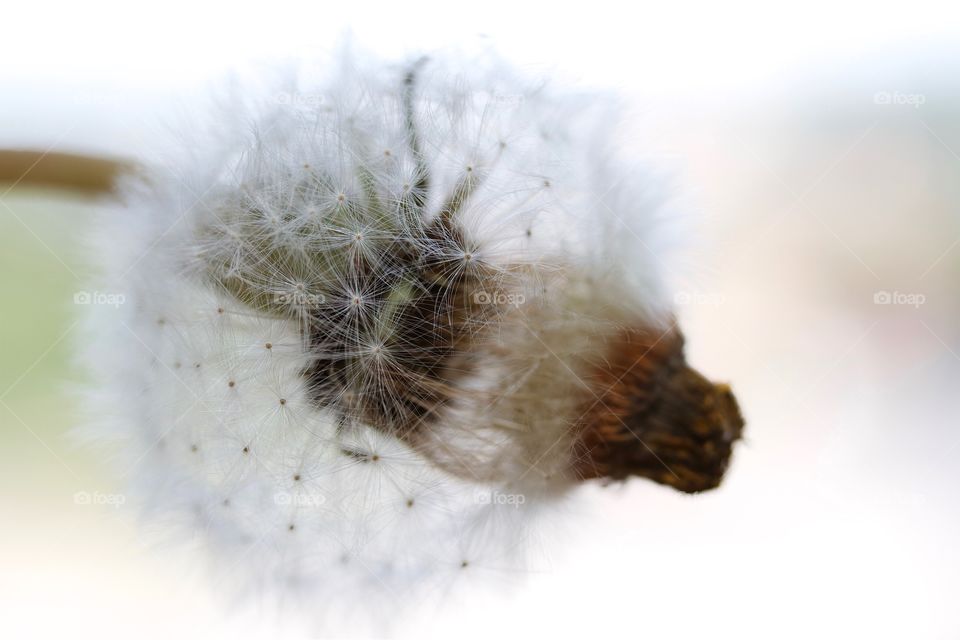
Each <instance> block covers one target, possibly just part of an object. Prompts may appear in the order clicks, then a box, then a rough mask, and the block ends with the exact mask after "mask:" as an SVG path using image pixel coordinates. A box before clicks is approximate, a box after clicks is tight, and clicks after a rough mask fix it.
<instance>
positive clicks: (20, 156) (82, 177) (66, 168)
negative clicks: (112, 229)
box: [0, 149, 134, 195]
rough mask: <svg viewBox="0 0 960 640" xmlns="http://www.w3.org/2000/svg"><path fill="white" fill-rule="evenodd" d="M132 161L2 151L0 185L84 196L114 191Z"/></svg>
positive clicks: (131, 167) (65, 154)
mask: <svg viewBox="0 0 960 640" xmlns="http://www.w3.org/2000/svg"><path fill="white" fill-rule="evenodd" d="M133 169H134V165H133V164H132V163H131V162H128V161H125V160H118V159H112V158H103V157H96V156H85V155H78V154H71V153H59V152H50V151H46V152H45V151H34V150H14V149H0V184H5V185H9V186H10V187H11V188H12V187H14V186H32V187H45V188H54V189H64V190H68V191H74V192H78V193H80V194H84V195H102V194H108V193H111V192H112V191H113V190H114V186H115V184H116V180H117V178H118V177H119V176H120V175H121V174H123V173H129V172H131V171H132V170H133Z"/></svg>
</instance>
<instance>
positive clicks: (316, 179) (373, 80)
mask: <svg viewBox="0 0 960 640" xmlns="http://www.w3.org/2000/svg"><path fill="white" fill-rule="evenodd" d="M278 95H279V96H280V97H279V98H278V97H277V96H278ZM261 97H262V96H261ZM614 121H615V118H614V117H613V115H612V111H611V109H610V108H609V107H608V106H607V105H606V104H605V103H604V101H601V100H597V99H596V97H594V96H581V95H575V94H570V93H564V92H562V91H557V90H554V89H553V88H551V87H550V86H549V85H548V84H546V83H544V82H541V81H539V80H537V81H529V80H526V79H524V78H521V77H519V76H517V75H515V74H512V73H510V72H507V71H505V70H504V69H503V68H502V67H501V66H499V65H495V64H491V63H488V62H486V61H484V60H474V61H470V63H469V64H468V63H467V62H466V61H464V60H462V59H459V58H456V59H450V60H445V59H443V58H440V59H436V58H434V59H424V60H419V61H416V62H413V63H408V64H403V65H392V64H385V63H379V62H377V63H373V62H371V63H363V64H361V63H360V62H358V61H357V60H356V59H355V58H347V59H345V60H344V61H343V62H342V64H339V65H336V66H335V67H334V68H333V69H332V70H331V69H329V68H328V69H327V70H326V72H325V74H321V76H320V77H311V78H310V79H304V78H301V79H299V80H298V81H297V83H294V84H293V85H291V86H290V87H288V88H287V90H285V91H283V92H279V93H272V94H271V95H269V96H267V97H265V98H264V99H262V100H260V101H259V102H257V101H256V100H251V99H248V98H245V100H244V104H243V105H241V101H240V100H239V99H238V100H236V101H235V102H233V103H231V105H230V108H229V109H226V110H224V111H223V112H222V114H218V117H216V118H213V119H212V120H211V124H210V127H209V129H208V130H207V131H205V132H202V135H197V136H196V137H193V138H190V139H185V140H184V141H183V142H184V144H185V148H184V149H182V150H180V151H179V152H178V153H176V154H173V157H172V158H169V159H168V161H167V162H164V163H156V166H151V167H148V168H147V170H146V171H145V172H144V173H145V177H142V178H137V179H129V180H127V181H126V183H125V184H124V186H123V188H122V190H121V196H122V200H123V208H122V210H120V211H111V212H107V213H108V215H105V216H104V218H103V220H102V223H101V225H100V227H99V229H98V231H97V235H98V245H97V246H98V250H97V254H98V258H99V260H100V262H101V264H102V267H103V282H104V283H107V285H108V286H109V287H111V288H112V289H113V290H117V291H122V292H123V294H124V295H125V297H126V300H127V303H126V304H125V305H123V306H122V308H120V309H119V310H115V309H109V310H107V309H101V308H97V307H92V308H91V309H92V311H93V312H94V313H95V314H96V316H95V317H94V318H92V322H91V327H92V330H91V340H90V347H89V351H88V357H87V359H86V360H87V361H88V362H90V363H92V364H91V366H92V368H93V369H94V372H95V374H96V380H97V384H96V386H95V390H94V391H93V392H92V394H91V395H92V396H93V399H94V403H93V404H94V406H95V409H96V412H95V415H96V416H97V419H96V420H95V424H94V427H93V431H94V432H95V433H96V434H97V435H99V436H100V437H102V438H103V439H105V440H109V441H111V442H113V443H114V444H115V445H117V450H118V451H119V452H120V454H121V455H122V456H123V459H124V462H125V468H126V469H127V470H128V471H129V473H128V474H127V476H128V477H129V478H130V480H131V482H132V483H133V485H134V486H133V487H131V489H130V493H131V494H132V495H135V496H138V497H139V499H140V502H141V503H142V504H143V505H144V509H145V510H146V512H148V513H149V514H150V515H151V517H152V518H153V520H154V521H155V522H162V523H165V525H166V526H169V527H171V528H173V529H176V530H179V531H186V532H189V533H191V534H193V535H194V536H195V537H197V538H198V539H199V540H201V541H202V542H203V543H204V545H205V546H206V547H207V548H208V549H209V551H210V554H211V556H213V557H214V558H215V559H216V560H217V561H218V562H219V563H220V564H221V566H222V567H225V568H228V569H229V571H230V572H231V575H233V576H235V577H236V583H238V584H247V585H252V586H256V587H257V588H258V589H259V588H266V589H278V590H295V591H297V593H298V594H300V595H301V596H303V597H304V598H305V599H306V600H307V601H310V600H311V598H314V597H315V596H317V595H321V594H322V595H323V600H322V601H323V602H324V603H330V602H334V601H336V598H337V597H338V596H342V597H344V598H347V597H348V596H349V597H353V598H354V599H355V600H363V601H367V600H368V599H369V598H371V597H372V595H371V594H373V593H380V592H383V593H386V594H388V595H389V596H390V597H391V598H397V597H401V598H402V597H406V596H408V595H410V594H415V593H417V592H418V591H419V590H422V589H423V588H425V587H431V586H436V585H437V584H449V583H450V582H452V581H453V580H458V579H460V577H462V576H464V575H469V574H471V573H473V572H476V571H478V570H484V569H488V570H489V569H492V570H494V571H493V572H491V573H495V572H496V571H498V570H503V571H505V572H512V571H515V570H517V569H519V568H522V567H523V566H524V557H525V553H526V544H527V542H528V541H529V540H530V539H531V536H535V534H536V529H537V521H538V518H539V516H540V515H541V514H549V513H551V512H552V510H554V509H556V508H557V507H558V505H559V504H560V503H562V501H564V500H566V499H567V498H568V497H569V495H570V494H571V493H572V492H573V491H574V490H575V488H576V487H577V486H578V485H579V484H581V483H583V482H585V481H588V480H591V479H598V480H601V481H603V480H606V481H610V480H622V479H625V478H627V477H630V476H643V477H646V478H649V479H652V480H654V481H657V482H661V483H664V484H667V485H670V486H673V487H675V488H677V489H680V490H683V491H690V492H693V491H700V490H704V489H709V488H712V487H714V486H716V485H717V484H718V483H719V481H720V479H721V477H722V475H723V472H724V470H725V468H726V465H727V463H728V460H729V457H730V452H731V447H732V444H733V442H734V441H735V440H736V439H737V438H738V437H739V435H740V430H741V427H742V421H741V419H740V416H739V412H738V410H737V407H736V403H735V401H734V400H733V396H732V395H731V394H730V391H729V389H727V388H726V387H724V386H715V385H713V384H711V383H709V382H707V381H706V380H705V379H704V378H702V377H701V376H699V374H697V373H696V372H695V371H693V370H692V369H690V368H689V367H687V366H686V364H685V361H684V359H683V351H682V344H683V341H682V337H681V334H680V332H679V330H678V329H677V327H676V326H675V321H674V319H673V316H672V314H671V310H670V304H669V302H670V300H671V296H670V294H669V292H668V291H667V290H666V288H665V285H664V275H663V272H662V266H661V264H660V263H659V260H658V259H657V257H656V253H655V252H654V250H655V249H656V248H658V247H660V246H661V244H662V240H661V235H660V234H661V233H662V230H663V229H664V222H665V221H666V220H667V219H668V218H669V216H670V205H669V192H668V189H666V188H665V185H664V182H663V180H662V179H661V178H660V177H659V176H658V175H657V173H656V172H655V171H654V170H652V169H649V168H644V167H640V168H638V166H637V165H636V164H635V163H630V162H628V161H624V160H623V159H622V158H621V157H620V152H619V150H618V148H617V145H616V137H615V136H616V133H615V129H614V127H613V126H612V123H613V122H614ZM356 594H363V595H362V596H357V595H356Z"/></svg>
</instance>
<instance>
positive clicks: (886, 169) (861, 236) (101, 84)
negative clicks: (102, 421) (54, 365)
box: [0, 0, 960, 638]
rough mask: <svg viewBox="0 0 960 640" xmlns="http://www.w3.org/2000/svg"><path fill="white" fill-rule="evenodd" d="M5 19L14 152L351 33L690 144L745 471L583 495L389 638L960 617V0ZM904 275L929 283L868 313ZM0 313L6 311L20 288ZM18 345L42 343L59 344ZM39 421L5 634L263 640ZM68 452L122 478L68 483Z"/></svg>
mask: <svg viewBox="0 0 960 640" xmlns="http://www.w3.org/2000/svg"><path fill="white" fill-rule="evenodd" d="M0 15H2V16H3V24H4V28H3V34H2V37H0V148H8V147H32V148H38V149H46V148H55V149H62V150H81V151H95V152H101V153H110V154H116V155H145V154H149V153H150V149H151V145H152V144H154V143H155V142H156V141H157V140H158V136H162V135H163V134H162V128H161V127H160V126H158V124H157V118H163V117H166V116H169V115H170V114H171V113H172V112H173V111H175V110H178V109H182V108H183V106H184V105H189V104H190V101H191V100H192V99H197V98H198V97H199V96H202V95H203V93H204V91H205V89H204V87H206V86H207V84H208V83H209V82H210V81H211V80H214V79H216V78H219V77H221V75H222V74H223V73H224V71H225V70H226V69H229V68H243V67H244V66H245V65H246V64H248V63H250V62H260V61H263V60H268V59H278V58H279V59H284V58H299V57H303V56H310V55H313V54H315V53H317V52H321V51H324V50H328V49H329V48H330V47H331V46H333V45H335V44H336V43H337V42H339V41H340V40H341V39H342V38H343V37H344V35H345V34H346V33H349V34H350V35H351V36H352V38H353V39H354V41H355V42H357V43H358V44H359V45H361V46H362V47H364V48H366V49H369V50H372V51H376V52H382V53H384V54H387V55H390V56H404V55H408V54H410V53H412V52H418V51H422V50H430V49H431V48H434V47H443V46H450V45H456V44H463V43H470V44H469V46H477V45H476V43H477V42H481V43H489V44H490V45H491V46H494V47H495V48H496V49H497V50H499V51H500V52H501V53H502V54H503V55H504V56H505V57H506V58H508V59H510V60H513V61H514V62H515V63H516V64H518V65H520V66H523V67H527V68H529V69H530V70H532V71H549V72H551V73H553V74H554V75H557V76H558V77H560V78H562V79H564V81H566V82H568V83H570V84H571V85H574V86H578V87H582V86H597V87H607V88H615V89H617V90H619V91H620V92H621V93H623V94H625V95H626V96H628V97H629V98H630V100H631V101H632V106H633V107H634V108H635V110H636V112H637V113H638V114H640V116H642V117H640V118H638V120H637V121H636V130H637V132H642V136H638V139H643V140H646V141H649V145H650V147H644V148H642V149H638V153H639V152H642V153H648V152H650V151H656V152H658V153H662V154H663V155H664V157H665V160H666V161H669V162H671V163H674V164H679V165H680V166H682V167H683V168H684V170H685V173H684V176H685V178H684V179H685V182H686V184H687V185H688V187H689V189H690V190H691V194H692V195H693V196H694V201H695V202H696V205H695V208H696V209H697V210H698V211H699V212H701V213H702V214H703V217H704V220H705V224H704V225H702V229H701V234H702V235H701V237H700V238H701V239H700V241H698V242H695V241H694V240H693V239H691V243H692V244H693V246H694V247H696V248H695V250H694V251H693V252H692V255H691V256H690V257H689V259H688V261H689V264H686V265H684V268H682V269H680V270H679V271H678V274H677V276H676V282H675V283H674V284H675V286H677V287H678V289H679V290H681V291H683V292H687V293H689V294H691V296H690V297H691V299H692V300H693V301H694V303H693V304H687V305H683V306H681V308H680V316H681V320H682V322H683V324H684V326H685V327H686V330H687V334H688V336H689V339H690V356H691V359H692V360H693V361H694V363H695V364H697V365H700V366H701V367H702V368H703V369H704V370H705V371H706V372H708V373H709V374H710V375H711V376H714V377H722V378H728V379H730V380H732V381H733V385H734V389H735V390H736V391H737V393H738V396H739V397H740V400H741V404H742V405H743V408H744V413H745V414H746V417H747V420H748V426H747V441H746V442H745V443H744V444H743V445H742V446H741V448H740V449H739V450H738V452H737V455H736V458H735V462H734V467H733V469H732V471H731V473H730V476H729V479H728V481H727V482H726V483H725V485H724V486H723V487H722V488H721V489H720V490H719V491H717V492H713V493H710V494H705V495H703V496H698V497H693V498H691V497H687V496H681V495H678V494H676V493H673V492H671V491H669V490H666V489H663V488H661V487H657V486H654V485H652V484H647V483H642V482H636V483H631V484H629V485H627V486H625V487H618V488H608V489H591V490H589V491H588V492H589V493H591V494H593V495H591V496H590V499H591V500H593V501H594V502H595V503H596V506H597V508H596V509H595V512H594V513H593V514H592V515H591V516H590V518H589V519H586V518H585V519H579V520H578V519H577V518H576V517H574V518H572V520H571V521H570V522H569V523H568V524H567V527H566V528H567V530H568V531H569V532H570V533H569V542H568V544H567V545H565V546H564V547H563V548H562V549H561V550H559V551H560V552H559V553H557V555H556V561H555V562H554V569H553V571H552V572H550V573H549V574H542V575H541V574H538V575H533V576H529V577H528V579H527V583H526V584H524V585H523V586H521V587H520V588H518V589H517V591H516V592H515V593H513V594H511V596H510V597H509V598H501V597H498V596H497V595H496V594H491V595H489V596H486V597H484V596H479V595H478V596H477V597H476V598H475V599H471V600H470V601H467V602H450V603H448V604H447V605H446V606H444V607H442V608H440V609H431V610H429V611H424V612H420V615H419V616H418V617H419V618H421V619H422V622H420V623H419V624H418V625H407V626H404V627H402V628H401V629H399V635H401V636H408V635H409V636H410V637H422V636H438V637H463V636H470V637H474V636H476V637H548V636H551V635H552V636H556V637H579V638H593V637H598V638H603V637H637V638H641V637H649V638H666V637H670V638H695V637H696V638H701V637H710V638H723V637H731V638H768V637H796V638H808V637H830V638H834V637H836V638H849V637H890V638H905V637H910V638H956V637H958V636H960V614H958V612H957V602H958V601H960V549H958V540H960V508H958V506H960V505H958V498H957V495H956V492H957V489H958V488H960V470H958V466H960V464H958V462H960V430H958V428H957V427H958V419H957V416H958V415H960V412H958V409H960V394H958V393H957V392H958V391H960V355H958V354H960V322H958V320H960V296H958V293H960V286H958V285H960V246H957V245H958V241H960V187H958V186H957V184H958V180H957V178H958V176H960V156H958V155H957V154H958V153H960V122H958V120H957V114H958V113H960V86H958V78H960V74H958V73H957V72H958V71H960V56H958V51H960V46H958V36H960V13H958V12H957V10H956V8H955V6H954V5H953V4H951V3H942V4H938V3H933V2H902V3H877V2H853V3H839V2H807V1H805V2H794V3H787V4H779V5H778V4H775V3H759V2H757V3H745V2H716V3H706V2H705V3H691V2H673V1H670V2H661V3H656V4H651V3H644V4H628V3H604V2H597V1H591V2H586V3H576V4H568V5H561V4H560V3H557V2H551V3H538V4H534V3H523V2H519V1H517V0H513V1H509V2H490V1H485V2H481V3H470V2H463V1H460V2H450V1H448V2H436V3H410V2H383V3H371V2H350V3H331V2H310V3H290V2H269V3H267V2H261V3H240V2H223V3H212V2H211V3H202V2H199V1H194V2H167V3H151V4H136V3H131V2H112V3H111V2H82V3H66V2H64V3H49V2H47V3H44V2H39V3H28V2H21V3H16V4H13V5H8V6H6V7H5V8H4V10H3V13H2V14H0ZM884 92H885V93H887V94H891V95H904V96H914V97H917V96H920V97H922V100H923V103H922V104H920V105H915V104H883V103H882V101H880V102H879V103H878V101H877V99H876V96H877V94H878V93H884ZM914 102H916V100H914ZM7 200H8V202H9V203H10V205H11V206H12V207H20V208H17V211H21V212H22V211H23V206H25V205H22V204H20V203H19V201H14V200H12V199H10V197H9V196H8V197H7ZM56 206H57V207H61V208H62V211H63V213H62V215H63V216H64V217H62V218H59V219H58V222H51V221H50V220H49V219H45V218H43V216H42V215H41V214H40V213H37V214H36V216H35V217H29V216H25V221H26V225H27V226H30V227H31V228H30V233H29V234H28V235H25V236H24V237H25V238H26V242H27V243H28V245H29V246H28V248H31V250H35V251H36V252H37V254H38V255H39V254H43V255H45V254H44V251H46V250H52V251H54V252H57V251H59V250H60V248H61V247H65V246H67V245H68V244H69V238H68V237H65V234H66V232H64V231H63V229H62V227H63V226H64V225H69V223H68V222H64V221H65V220H73V221H74V223H76V222H75V221H76V220H82V219H84V216H85V215H86V212H85V210H84V209H82V208H77V207H76V206H73V205H70V206H68V205H66V204H63V203H59V204H57V205H56ZM4 215H6V210H0V217H2V216H4ZM7 222H9V226H4V227H3V228H4V229H14V230H19V231H20V232H24V230H23V229H22V228H21V227H22V226H24V225H23V224H20V223H18V222H16V221H14V222H10V221H5V225H6V223H7ZM66 235H67V236H68V235H69V234H66ZM30 243H35V244H30ZM47 258H49V256H47ZM51 260H52V259H51ZM54 268H59V267H56V266H55V267H54ZM680 272H682V273H680ZM886 290H889V291H894V290H896V291H901V292H908V293H922V294H923V295H924V296H925V297H926V302H925V304H924V305H922V306H921V307H920V308H913V307H905V306H877V305H874V304H873V295H874V293H876V292H877V291H886ZM0 305H2V309H3V314H4V318H5V319H10V318H14V317H15V315H16V314H17V312H18V310H19V309H21V308H22V307H21V306H19V305H18V304H17V303H16V299H15V298H10V297H8V296H7V295H4V299H3V300H2V301H0ZM64 328H65V327H64ZM53 335H54V336H56V335H59V332H54V334H53ZM26 339H27V344H28V345H29V349H31V350H32V351H31V353H32V354H33V355H32V356H31V357H29V358H27V363H28V364H29V362H32V361H34V360H35V359H37V358H39V359H42V358H43V357H44V354H45V353H46V352H47V350H48V349H49V348H50V347H51V344H50V342H51V340H45V339H42V338H36V342H35V344H33V343H30V342H29V341H30V336H29V335H28V336H26ZM24 369H25V367H24ZM13 374H14V375H12V377H13V378H17V376H19V375H21V374H23V375H24V376H25V378H24V380H25V381H26V382H22V383H18V389H16V390H13V392H12V393H11V396H10V397H9V398H8V401H9V402H13V400H11V398H13V399H15V398H16V394H17V392H18V391H21V392H22V391H23V389H24V388H25V385H27V384H29V382H30V376H31V375H35V374H34V373H33V372H32V371H26V372H24V371H14V372H13ZM50 384H51V385H53V382H51V383H50ZM58 394H59V392H58V391H57V390H56V389H55V388H51V389H50V390H49V391H47V392H46V395H45V396H44V397H42V398H40V399H38V400H37V401H38V402H41V403H52V404H57V403H58V402H61V400H60V395H58ZM24 415H27V420H26V421H25V422H26V423H27V424H22V423H21V422H20V421H19V419H18V420H14V419H13V418H12V417H11V416H8V415H5V414H4V415H3V427H2V428H3V431H4V432H7V433H8V434H19V433H20V432H22V431H24V430H29V431H35V432H36V433H35V435H37V436H38V437H37V438H36V439H35V440H31V439H30V436H29V435H26V436H24V437H23V439H22V440H16V442H19V443H21V444H22V447H21V448H16V447H12V448H9V449H8V450H7V454H6V456H5V458H4V463H5V464H6V471H5V472H3V473H2V474H0V478H2V481H3V491H2V494H0V497H2V503H0V518H2V525H0V535H2V536H3V537H2V538H0V540H2V543H0V630H2V631H0V633H2V635H3V636H4V637H10V638H15V637H63V636H70V637H78V636H79V637H97V638H114V637H158V638H159V637H162V638H171V637H198V638H199V637H203V638H208V637H230V638H237V637H244V636H246V635H251V634H252V635H256V636H258V637H259V636H262V637H270V638H273V637H277V634H276V633H275V632H274V628H275V625H276V624H277V621H276V620H274V619H273V618H271V617H269V616H266V617H262V616H260V615H258V613H257V611H256V610H255V609H253V608H251V607H247V608H245V609H242V610H236V611H226V612H224V610H223V609H222V608H221V607H220V606H219V605H218V604H216V597H215V595H213V594H211V593H210V590H209V589H207V588H205V587H204V583H203V582H202V580H201V579H200V578H198V577H197V576H196V575H195V574H196V572H193V571H191V570H190V564H191V561H190V559H189V558H181V557H179V556H178V554H177V553H176V552H166V551H160V550H157V549H153V548H149V547H148V548H144V547H143V545H141V544H140V543H139V542H138V534H137V529H136V524H135V523H134V522H133V521H132V518H131V517H130V516H129V514H124V513H123V511H122V509H121V510H118V511H119V513H115V512H114V511H112V510H110V509H96V508H93V507H82V506H77V505H75V504H74V503H73V502H72V500H71V499H70V498H71V496H72V493H73V492H74V491H77V490H80V489H83V490H93V489H94V488H101V489H103V490H109V488H110V486H109V484H108V483H109V479H107V478H99V477H98V476H95V475H93V476H91V475H88V474H86V473H85V472H84V471H83V470H84V469H87V468H96V467H97V466H98V464H97V461H96V460H93V459H92V458H90V457H89V454H86V453H84V452H79V453H78V452H76V451H74V450H72V449H70V448H69V445H68V444H67V443H66V440H65V438H64V433H65V432H66V430H67V427H68V426H69V425H68V424H67V423H68V422H69V420H68V418H66V417H63V418H62V419H61V420H60V421H59V422H57V423H56V427H53V428H40V427H39V426H35V425H31V424H30V419H29V415H28V414H24ZM32 426H35V428H34V429H31V427H32ZM24 432H25V431H24ZM10 437H11V438H13V437H16V436H14V435H11V436H10ZM37 440H39V441H40V442H37ZM23 443H27V444H23ZM41 445H42V446H41ZM63 459H66V460H68V461H69V462H70V464H71V465H74V467H76V468H78V469H81V475H82V476H83V477H84V478H89V477H98V478H99V479H98V480H97V482H102V483H104V484H102V485H96V487H94V486H89V485H82V486H78V485H77V482H78V481H77V479H76V477H75V474H74V476H73V477H72V476H71V475H69V474H66V473H65V472H64V471H63V469H62V468H61V465H60V462H62V461H63ZM89 482H93V481H92V480H91V481H89ZM185 572H186V575H185ZM320 606H322V603H318V607H320ZM287 626H290V627H291V629H288V631H290V632H291V633H293V632H294V631H293V630H294V629H295V626H294V625H287ZM348 633H349V629H345V630H344V635H347V634H348Z"/></svg>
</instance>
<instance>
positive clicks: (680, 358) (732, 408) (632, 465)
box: [574, 329, 744, 493]
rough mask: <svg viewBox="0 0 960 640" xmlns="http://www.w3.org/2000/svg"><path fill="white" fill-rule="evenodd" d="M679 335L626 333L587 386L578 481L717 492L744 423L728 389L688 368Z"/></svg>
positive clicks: (577, 456) (578, 458)
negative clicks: (643, 482)
mask: <svg viewBox="0 0 960 640" xmlns="http://www.w3.org/2000/svg"><path fill="white" fill-rule="evenodd" d="M683 342H684V341H683V336H682V335H681V334H680V332H679V331H677V330H675V329H674V330H671V331H670V332H668V333H667V334H666V335H663V334H661V333H659V332H656V331H641V330H627V331H624V332H623V334H622V335H621V337H620V339H619V340H617V341H614V342H612V343H611V345H610V348H609V350H608V353H607V354H606V357H605V359H604V361H603V363H602V364H598V365H597V366H595V368H594V370H593V372H592V374H591V375H590V378H589V379H587V383H588V384H590V386H591V387H592V389H593V391H594V394H595V395H596V397H591V398H590V399H589V401H588V402H587V406H586V407H585V408H584V412H583V418H582V422H581V424H580V425H579V433H578V438H577V443H576V449H575V453H576V462H575V469H574V470H575V473H576V474H577V476H578V477H579V478H582V479H585V480H586V479H591V478H600V479H609V480H624V479H626V478H628V477H631V476H641V477H645V478H649V479H651V480H653V481H655V482H658V483H661V484H665V485H669V486H671V487H673V488H675V489H678V490H680V491H684V492H688V493H694V492H698V491H705V490H707V489H713V488H715V487H717V486H718V485H719V484H720V482H721V480H722V479H723V476H724V473H725V472H726V470H727V466H728V464H729V462H730V455H731V452H732V449H733V444H734V442H736V441H737V440H738V439H739V438H740V436H741V433H742V430H743V426H744V421H743V417H742V416H741V414H740V409H739V407H738V405H737V401H736V399H735V398H734V396H733V393H732V392H731V391H730V388H729V387H728V386H727V385H717V384H713V383H712V382H710V381H709V380H707V379H706V378H704V377H703V376H702V375H700V374H699V373H698V372H697V371H695V370H694V369H692V368H691V367H690V366H688V365H687V362H686V359H685V358H684V353H683Z"/></svg>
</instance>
